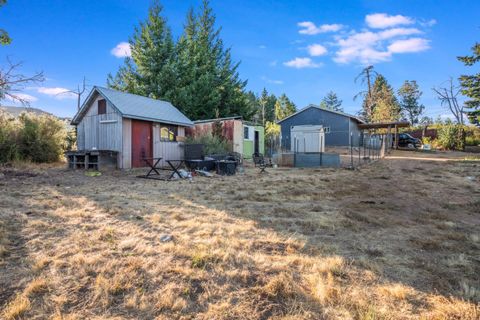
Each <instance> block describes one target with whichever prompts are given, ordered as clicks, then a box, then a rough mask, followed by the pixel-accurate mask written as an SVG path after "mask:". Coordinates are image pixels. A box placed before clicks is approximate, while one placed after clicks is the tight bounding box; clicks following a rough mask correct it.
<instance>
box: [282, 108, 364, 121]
mask: <svg viewBox="0 0 480 320" xmlns="http://www.w3.org/2000/svg"><path fill="white" fill-rule="evenodd" d="M310 108H317V109H319V110H322V111H327V112H331V113H336V114H339V115H341V116H344V117H348V118H352V119H354V120H356V121H358V122H359V123H365V121H363V120H362V119H360V118H359V117H356V116H353V115H351V114H348V113H345V112H341V111H335V110H330V109H325V108H322V107H320V106H317V105H314V104H310V105H308V106H306V107H305V108H303V109H301V110H298V111H297V112H295V113H294V114H291V115H289V116H288V117H286V118H283V119H282V120H279V121H277V123H281V122H283V121H285V120H287V119H289V118H291V117H293V116H296V115H297V114H299V113H302V112H303V111H305V110H308V109H310Z"/></svg>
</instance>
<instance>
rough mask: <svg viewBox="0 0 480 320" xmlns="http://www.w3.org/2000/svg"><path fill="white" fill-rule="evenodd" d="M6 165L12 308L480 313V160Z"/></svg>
mask: <svg viewBox="0 0 480 320" xmlns="http://www.w3.org/2000/svg"><path fill="white" fill-rule="evenodd" d="M410 154H411V153H407V152H397V153H396V154H395V155H396V156H405V155H410ZM415 156H417V154H415ZM430 156H432V155H430ZM452 156H457V154H448V157H452ZM463 156H464V155H460V157H463ZM422 157H425V155H422ZM426 157H428V155H427V156H426ZM3 171H4V176H3V177H2V178H0V270H1V273H0V309H1V310H2V311H1V312H2V313H1V317H2V318H5V319H16V318H25V319H28V318H54V319H85V318H90V319H91V318H102V319H108V318H111V319H114V318H115V319H123V318H127V319H137V318H141V319H268V318H271V319H479V317H480V310H479V308H480V307H479V301H480V277H479V276H478V275H479V274H480V258H479V252H480V236H479V235H480V213H479V212H480V200H479V199H480V187H479V185H480V163H479V162H478V161H471V162H470V161H458V162H439V161H423V160H422V161H419V160H412V159H388V160H384V161H380V162H376V163H374V164H371V165H370V166H368V167H363V168H361V169H360V170H356V171H348V170H334V169H316V170H315V169H308V170H296V169H276V170H273V169H270V170H268V171H269V173H268V174H264V175H258V170H257V169H253V168H247V170H246V174H245V175H242V176H235V177H223V178H222V177H214V178H211V179H209V178H199V177H198V178H195V179H194V181H193V182H191V183H190V182H187V181H181V182H180V181H179V182H170V183H167V182H161V181H146V180H142V179H137V178H135V173H122V172H114V173H107V174H104V175H103V176H101V177H86V176H84V175H83V173H82V172H71V171H66V170H64V169H62V168H58V167H57V168H46V167H42V168H32V167H28V166H27V167H22V168H19V169H14V170H13V169H8V170H3ZM162 235H171V236H172V237H173V240H172V241H169V242H162V241H161V240H160V238H161V236H162Z"/></svg>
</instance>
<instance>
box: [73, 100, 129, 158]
mask: <svg viewBox="0 0 480 320" xmlns="http://www.w3.org/2000/svg"><path fill="white" fill-rule="evenodd" d="M99 99H103V98H102V97H101V96H100V95H97V97H96V98H95V99H94V100H93V102H92V103H91V104H90V105H89V107H88V109H87V112H86V114H85V116H84V117H83V118H82V120H81V121H80V123H79V124H78V125H77V134H78V138H77V139H78V143H77V146H78V149H79V150H92V149H98V150H114V151H118V152H121V151H122V115H121V114H120V113H118V112H117V110H116V109H115V108H114V107H113V106H112V105H111V104H110V103H108V102H107V112H106V114H100V115H99V114H98V110H97V102H98V100H99Z"/></svg>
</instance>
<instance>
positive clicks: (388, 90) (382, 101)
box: [371, 75, 401, 122]
mask: <svg viewBox="0 0 480 320" xmlns="http://www.w3.org/2000/svg"><path fill="white" fill-rule="evenodd" d="M372 99H373V111H372V117H371V121H373V122H380V121H397V120H399V119H400V116H401V113H400V105H399V103H398V101H397V98H396V97H395V93H394V91H393V88H392V87H391V86H390V85H389V84H388V82H387V79H385V77H384V76H382V75H378V76H377V78H376V79H375V82H374V84H373V88H372Z"/></svg>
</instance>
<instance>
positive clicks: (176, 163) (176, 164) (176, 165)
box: [165, 159, 186, 180]
mask: <svg viewBox="0 0 480 320" xmlns="http://www.w3.org/2000/svg"><path fill="white" fill-rule="evenodd" d="M166 162H167V163H168V165H169V166H170V169H165V170H171V171H172V173H171V174H170V176H169V177H168V179H167V180H171V179H172V178H173V177H174V176H175V173H176V174H177V175H178V177H179V178H180V179H186V177H182V175H181V174H180V172H178V169H180V167H181V166H182V165H184V164H185V160H181V159H175V160H166Z"/></svg>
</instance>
